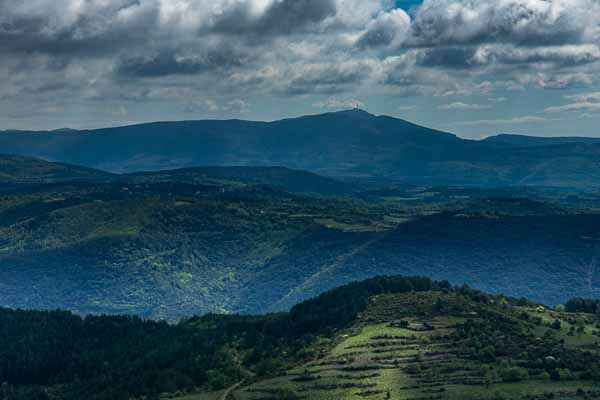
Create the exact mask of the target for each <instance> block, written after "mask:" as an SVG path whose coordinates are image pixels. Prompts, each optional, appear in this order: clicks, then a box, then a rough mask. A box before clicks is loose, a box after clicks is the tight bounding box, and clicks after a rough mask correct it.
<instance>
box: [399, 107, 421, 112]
mask: <svg viewBox="0 0 600 400" xmlns="http://www.w3.org/2000/svg"><path fill="white" fill-rule="evenodd" d="M416 108H417V106H399V107H398V111H412V110H415V109H416Z"/></svg>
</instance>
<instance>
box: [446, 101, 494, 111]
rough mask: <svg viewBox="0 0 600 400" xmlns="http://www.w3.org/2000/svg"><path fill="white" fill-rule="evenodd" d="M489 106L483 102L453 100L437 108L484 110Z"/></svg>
mask: <svg viewBox="0 0 600 400" xmlns="http://www.w3.org/2000/svg"><path fill="white" fill-rule="evenodd" d="M489 108H491V107H490V106H487V105H483V104H468V103H462V102H455V103H450V104H443V105H441V106H438V109H440V110H486V109H489Z"/></svg>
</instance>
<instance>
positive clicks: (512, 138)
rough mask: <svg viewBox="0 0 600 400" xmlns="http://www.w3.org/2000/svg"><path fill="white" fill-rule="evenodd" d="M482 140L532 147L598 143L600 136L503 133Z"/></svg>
mask: <svg viewBox="0 0 600 400" xmlns="http://www.w3.org/2000/svg"><path fill="white" fill-rule="evenodd" d="M483 141H484V142H486V143H494V144H501V145H508V146H523V147H532V146H552V145H561V144H573V143H584V144H599V143H600V138H595V137H583V136H560V137H541V136H527V135H515V134H506V133H503V134H500V135H494V136H489V137H487V138H485V139H483Z"/></svg>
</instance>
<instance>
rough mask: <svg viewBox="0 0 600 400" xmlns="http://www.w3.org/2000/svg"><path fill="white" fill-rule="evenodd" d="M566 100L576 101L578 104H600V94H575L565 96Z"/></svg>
mask: <svg viewBox="0 0 600 400" xmlns="http://www.w3.org/2000/svg"><path fill="white" fill-rule="evenodd" d="M565 98H566V99H569V100H575V101H578V102H591V101H598V102H600V92H593V93H582V94H573V95H569V96H565Z"/></svg>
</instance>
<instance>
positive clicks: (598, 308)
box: [565, 298, 600, 315]
mask: <svg viewBox="0 0 600 400" xmlns="http://www.w3.org/2000/svg"><path fill="white" fill-rule="evenodd" d="M565 311H567V312H573V313H576V312H583V313H590V314H598V315H600V300H597V299H582V298H575V299H571V300H569V301H568V302H567V303H566V304H565Z"/></svg>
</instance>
